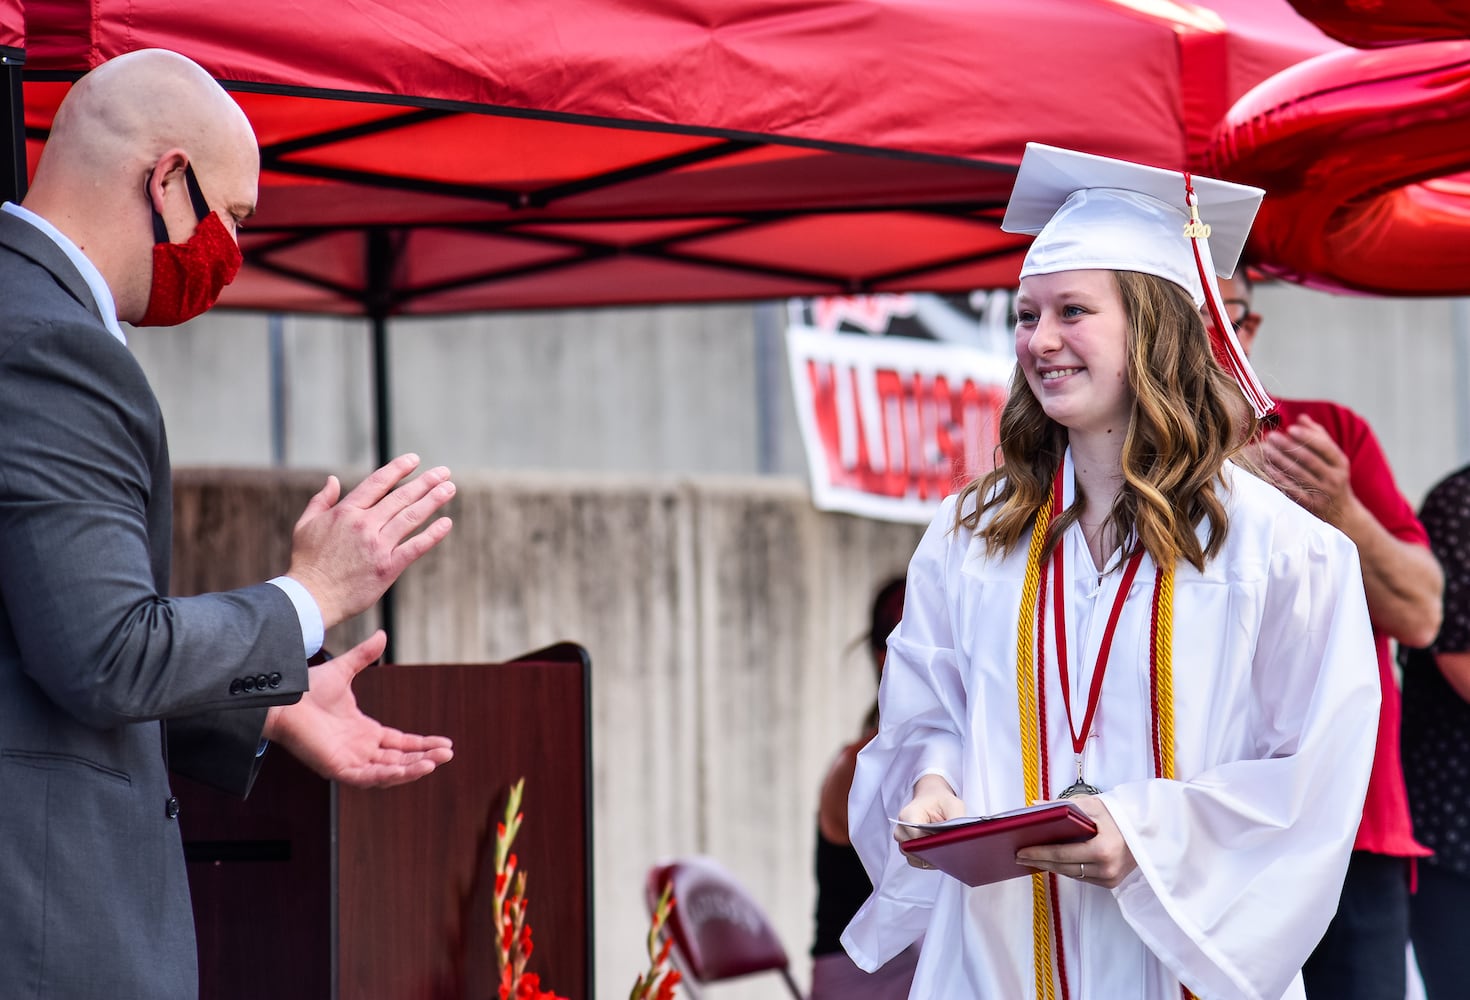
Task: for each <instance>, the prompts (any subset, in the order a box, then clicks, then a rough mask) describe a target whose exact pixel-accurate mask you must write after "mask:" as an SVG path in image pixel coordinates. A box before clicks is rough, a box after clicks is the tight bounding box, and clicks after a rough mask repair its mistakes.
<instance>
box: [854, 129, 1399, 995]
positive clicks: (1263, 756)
mask: <svg viewBox="0 0 1470 1000" xmlns="http://www.w3.org/2000/svg"><path fill="white" fill-rule="evenodd" d="M1261 193H1262V192H1260V191H1259V190H1258V189H1254V188H1246V187H1242V186H1240V185H1234V184H1226V183H1224V182H1220V181H1212V180H1209V179H1206V178H1199V177H1193V178H1190V177H1187V176H1186V175H1183V174H1180V173H1177V172H1173V171H1166V170H1158V169H1155V168H1151V167H1144V166H1140V165H1137V164H1131V163H1125V162H1123V161H1118V160H1109V159H1105V158H1101V157H1095V156H1089V155H1086V154H1082V153H1074V152H1071V151H1068V150H1059V149H1054V148H1052V147H1045V146H1038V145H1036V144H1032V145H1031V146H1028V148H1027V152H1026V156H1025V158H1024V159H1023V161H1022V163H1021V168H1020V171H1019V173H1018V175H1017V179H1016V187H1015V191H1014V193H1013V195H1012V199H1011V204H1010V207H1009V209H1008V211H1007V214H1006V220H1005V223H1004V224H1003V228H1005V229H1007V230H1008V231H1012V232H1026V233H1038V235H1037V238H1036V240H1035V242H1034V243H1033V244H1032V246H1031V249H1030V251H1029V252H1028V254H1027V257H1026V260H1025V263H1024V264H1023V266H1022V270H1021V287H1020V292H1019V296H1018V298H1017V300H1016V361H1017V368H1016V374H1015V377H1014V380H1013V383H1012V387H1011V394H1010V398H1009V401H1008V402H1007V404H1006V407H1005V410H1004V413H1003V415H1002V418H1001V441H1002V445H1001V458H1002V460H1001V463H1000V465H999V466H998V467H997V469H996V470H995V471H994V472H992V473H991V474H990V475H988V476H986V477H984V478H983V479H981V480H979V481H978V482H975V483H972V484H970V486H968V487H967V488H966V489H965V490H963V491H962V492H961V493H960V494H958V496H956V497H952V498H950V499H949V500H948V501H946V503H945V506H944V508H943V510H942V511H941V512H940V514H939V516H938V517H937V518H936V519H935V521H934V523H933V525H932V526H931V527H930V529H929V531H928V533H927V534H926V535H925V537H924V539H923V541H921V542H920V544H919V547H918V550H917V551H916V552H915V554H914V557H913V561H912V563H911V564H910V567H909V574H908V590H907V600H906V603H905V611H904V616H903V621H902V623H901V624H900V625H899V628H898V630H897V631H896V632H895V633H894V636H893V637H892V639H891V640H890V642H889V653H888V661H887V667H886V669H885V672H884V676H883V682H882V688H881V693H880V705H881V710H880V713H879V718H880V720H881V723H880V728H879V732H878V735H877V736H876V737H875V738H874V739H873V740H872V741H871V742H870V743H869V744H868V745H867V747H866V748H865V749H864V750H863V752H862V753H861V754H860V755H859V757H858V762H857V767H856V774H855V777H854V780H853V785H852V793H851V797H850V801H849V816H850V823H851V832H852V841H853V843H854V845H855V846H856V847H857V849H858V852H859V854H860V855H861V857H862V860H863V863H864V865H865V867H866V868H867V871H868V873H869V876H870V877H871V879H872V881H873V883H874V891H873V894H872V896H871V897H869V899H868V901H867V902H866V903H865V904H864V906H863V908H862V909H861V910H860V911H859V912H858V914H857V916H856V917H855V918H854V919H853V921H852V923H851V924H850V925H849V926H848V928H847V930H846V932H845V933H844V935H843V939H842V940H843V944H844V946H845V947H846V948H847V950H848V952H849V953H850V954H851V955H852V957H853V959H854V960H855V961H856V962H857V964H858V965H859V966H862V967H864V968H868V969H873V968H876V967H878V966H879V965H881V964H882V963H883V962H884V961H886V960H887V959H888V958H889V957H891V956H893V955H895V954H897V953H899V952H900V951H902V950H903V949H904V948H905V947H906V946H907V945H908V944H909V943H910V942H912V941H913V940H915V939H916V938H918V937H919V936H920V935H923V937H924V944H923V948H922V953H921V955H920V959H919V967H918V970H917V973H916V976H915V978H914V984H913V990H912V993H911V994H910V995H911V996H913V997H924V998H939V997H943V998H948V997H983V998H994V1000H1018V998H1030V997H1036V998H1038V1000H1040V998H1046V1000H1078V998H1099V1000H1123V998H1138V1000H1179V998H1181V997H1191V996H1194V997H1200V998H1216V997H1221V998H1234V997H1241V998H1252V1000H1276V998H1278V997H1288V998H1300V997H1302V996H1303V995H1304V994H1303V992H1302V986H1301V977H1300V974H1299V970H1300V967H1301V965H1302V962H1303V961H1304V960H1305V958H1306V957H1307V955H1308V954H1309V953H1310V952H1311V950H1312V948H1313V946H1314V945H1315V944H1316V943H1317V940H1318V939H1319V938H1320V937H1321V935H1322V932H1323V930H1324V929H1325V928H1326V926H1327V923H1328V920H1329V919H1330V918H1331V916H1332V913H1333V909H1334V907H1335V905H1336V900H1337V898H1338V892H1339V889H1340V887H1341V883H1342V879H1343V874H1344V871H1345V870H1346V866H1347V861H1348V855H1349V851H1350V850H1351V847H1352V842H1353V834H1354V831H1355V829H1356V827H1357V823H1358V818H1359V816H1360V815H1361V808H1362V802H1363V796H1364V792H1365V790H1366V787H1367V782H1368V773H1369V769H1370V766H1371V763H1372V757H1373V733H1374V727H1375V722H1376V719H1377V712H1378V698H1379V694H1378V682H1377V668H1376V665H1375V663H1374V660H1373V655H1372V650H1373V643H1372V641H1371V628H1370V625H1369V621H1368V612H1367V607H1366V603H1365V600H1364V596H1363V585H1362V578H1361V575H1360V572H1359V569H1358V561H1357V553H1356V550H1355V548H1354V547H1353V544H1352V543H1351V542H1350V541H1349V540H1348V539H1347V538H1346V537H1345V536H1343V535H1342V534H1340V533H1339V532H1338V531H1336V530H1335V529H1333V528H1332V527H1330V526H1328V525H1327V524H1325V523H1324V522H1322V521H1319V520H1317V519H1316V518H1315V517H1313V516H1312V515H1311V514H1309V513H1307V512H1306V511H1305V510H1304V509H1303V508H1301V507H1300V506H1298V505H1297V504H1295V503H1293V502H1292V501H1291V500H1289V499H1287V498H1286V497H1284V496H1283V495H1282V494H1280V493H1279V492H1277V491H1276V489H1275V488H1274V487H1272V486H1270V485H1268V484H1267V483H1265V482H1263V481H1262V480H1261V479H1258V478H1256V477H1255V476H1253V475H1251V474H1250V473H1249V472H1247V471H1245V470H1244V469H1242V468H1240V467H1238V466H1236V465H1235V464H1233V463H1232V462H1231V461H1230V456H1231V455H1232V454H1234V453H1235V451H1236V449H1237V448H1238V447H1239V445H1240V443H1241V442H1242V441H1243V440H1245V439H1246V438H1247V437H1248V436H1249V435H1250V433H1251V432H1252V431H1253V430H1254V426H1255V423H1256V418H1257V417H1259V416H1261V415H1263V414H1265V413H1266V412H1268V411H1269V409H1270V405H1271V403H1270V400H1269V399H1268V398H1267V397H1266V396H1265V393H1264V391H1263V390H1261V388H1260V386H1259V383H1257V382H1256V381H1255V377H1254V375H1253V374H1252V373H1251V372H1250V369H1249V367H1248V365H1247V363H1246V362H1245V359H1244V355H1243V354H1242V353H1241V352H1240V351H1239V345H1238V344H1235V343H1234V337H1233V334H1232V333H1230V330H1231V327H1230V326H1229V324H1227V323H1224V322H1221V321H1220V320H1219V319H1216V322H1215V328H1216V330H1220V331H1224V333H1222V334H1218V335H1217V336H1219V337H1220V338H1221V342H1220V343H1218V344H1215V345H1212V344H1211V342H1210V339H1209V338H1210V334H1208V333H1207V332H1206V328H1205V325H1204V323H1203V322H1202V321H1201V319H1200V313H1199V310H1200V307H1201V306H1204V307H1206V308H1210V309H1213V310H1214V311H1215V313H1216V315H1217V316H1221V315H1223V313H1224V309H1223V305H1222V304H1221V303H1220V301H1219V291H1218V289H1217V288H1216V282H1215V279H1214V263H1213V261H1214V260H1218V261H1219V262H1221V263H1222V264H1223V265H1224V272H1223V273H1227V274H1228V273H1229V272H1230V271H1232V270H1233V268H1234V264H1235V262H1236V260H1237V258H1238V257H1239V254H1240V251H1241V248H1242V247H1243V246H1244V243H1245V237H1246V233H1247V231H1248V230H1249V227H1250V221H1251V219H1252V218H1253V217H1254V214H1255V210H1256V208H1257V206H1258V205H1259V202H1260V197H1261ZM1211 226H1213V231H1212V230H1211ZM1212 245H1213V247H1212ZM1212 249H1213V252H1212ZM1217 358H1218V359H1220V360H1217ZM1222 364H1223V366H1222ZM1227 369H1228V372H1229V373H1227ZM1232 376H1233V377H1232ZM1243 394H1244V399H1243V398H1242V395H1243ZM1247 403H1249V405H1247ZM1252 409H1254V411H1255V415H1254V416H1253V415H1252V412H1251V410H1252ZM1064 795H1065V796H1068V797H1073V801H1075V802H1076V803H1077V804H1078V806H1079V807H1080V808H1082V809H1083V810H1084V811H1086V812H1087V813H1088V814H1089V815H1090V816H1091V817H1092V819H1093V820H1094V821H1095V822H1096V824H1097V827H1098V832H1097V834H1096V836H1094V837H1093V838H1092V839H1091V840H1088V841H1085V842H1082V843H1075V844H1057V845H1043V846H1038V847H1034V848H1027V849H1025V850H1023V851H1022V852H1020V854H1019V855H1017V865H1018V869H1017V870H1018V872H1019V873H1020V874H1019V877H1017V878H1014V879H1009V880H1006V881H1002V882H998V883H995V884H992V885H985V886H980V887H976V888H970V887H968V886H966V885H965V884H963V883H962V882H960V881H958V880H956V879H954V878H951V877H950V876H948V875H945V874H943V873H941V872H938V871H932V870H923V869H920V868H917V867H913V866H911V865H909V864H908V863H906V861H905V858H904V855H903V854H902V853H901V851H900V850H899V848H898V845H897V843H896V842H895V841H896V839H903V838H906V837H909V836H913V835H914V834H915V832H916V831H914V830H913V829H912V828H909V827H905V826H903V825H901V824H900V825H897V826H896V825H895V823H894V819H897V820H900V821H903V822H910V823H912V822H932V821H937V820H941V819H946V818H951V817H956V816H966V815H988V814H992V813H996V812H1002V811H1005V810H1010V809H1014V808H1017V807H1019V806H1024V805H1030V804H1032V803H1035V802H1039V801H1043V800H1046V799H1053V798H1057V797H1060V796H1064Z"/></svg>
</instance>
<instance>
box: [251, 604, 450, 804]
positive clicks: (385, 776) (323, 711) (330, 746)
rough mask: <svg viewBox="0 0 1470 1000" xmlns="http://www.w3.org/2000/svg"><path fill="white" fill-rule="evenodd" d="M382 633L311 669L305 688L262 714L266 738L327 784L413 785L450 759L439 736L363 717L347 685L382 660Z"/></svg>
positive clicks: (445, 741)
mask: <svg viewBox="0 0 1470 1000" xmlns="http://www.w3.org/2000/svg"><path fill="white" fill-rule="evenodd" d="M387 641H388V637H387V634H386V633H384V632H383V631H382V630H381V629H379V630H378V631H377V632H375V633H373V635H372V636H371V637H370V638H368V639H367V640H366V641H365V642H362V643H359V644H358V645H356V646H354V647H352V648H351V649H349V650H348V651H347V652H345V653H343V654H342V655H341V656H337V657H334V658H332V659H330V660H328V661H326V662H325V663H323V664H321V665H320V666H315V667H312V668H311V672H310V684H311V687H310V689H309V690H308V691H307V692H306V693H305V694H303V695H302V696H301V700H300V701H298V702H296V703H295V704H293V705H277V706H276V707H274V708H272V709H271V710H270V711H269V713H268V714H267V715H266V723H265V737H266V738H267V739H269V740H271V741H272V742H275V743H279V744H280V745H281V746H283V747H285V748H286V749H287V750H289V751H290V752H291V754H292V756H294V757H296V758H297V759H298V760H300V761H301V762H302V763H303V764H305V765H306V766H307V767H309V768H311V769H312V770H313V771H315V772H316V773H317V774H319V775H321V776H322V777H324V778H328V779H330V780H332V781H340V782H342V783H343V784H346V785H354V786H356V787H359V788H376V787H385V786H388V785H401V784H403V783H405V782H409V781H416V780H418V779H419V778H422V777H423V776H424V775H426V774H428V773H430V772H431V771H433V770H434V769H435V768H436V767H438V766H439V765H440V764H446V763H448V762H449V760H450V759H451V758H452V757H453V756H454V750H453V748H452V744H451V743H450V741H449V739H448V738H447V737H444V736H420V735H418V734H416V733H405V732H403V731H401V730H398V729H393V728H391V727H389V726H385V725H383V724H382V723H381V722H379V721H378V720H376V719H374V718H372V717H370V716H368V715H365V714H363V712H362V710H361V709H360V708H358V706H357V697H356V696H355V695H354V694H353V693H352V681H353V679H354V678H356V677H357V675H358V674H359V673H361V672H362V670H363V669H364V668H365V667H367V666H368V665H369V664H371V663H373V662H374V661H376V660H377V659H378V657H380V656H382V655H383V647H384V646H385V645H386V643H387Z"/></svg>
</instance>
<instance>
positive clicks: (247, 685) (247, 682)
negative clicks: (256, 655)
mask: <svg viewBox="0 0 1470 1000" xmlns="http://www.w3.org/2000/svg"><path fill="white" fill-rule="evenodd" d="M240 688H241V690H243V691H244V692H245V693H246V694H249V693H250V692H251V691H254V690H255V678H254V677H247V678H245V679H244V680H243V681H241V682H240Z"/></svg>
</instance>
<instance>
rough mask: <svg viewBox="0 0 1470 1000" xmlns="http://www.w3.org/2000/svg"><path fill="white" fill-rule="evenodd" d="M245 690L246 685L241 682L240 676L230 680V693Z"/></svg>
mask: <svg viewBox="0 0 1470 1000" xmlns="http://www.w3.org/2000/svg"><path fill="white" fill-rule="evenodd" d="M243 690H245V686H244V685H243V684H241V683H240V678H238V677H236V678H235V679H234V680H232V681H230V694H239V693H240V692H241V691H243Z"/></svg>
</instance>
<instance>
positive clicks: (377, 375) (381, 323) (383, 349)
mask: <svg viewBox="0 0 1470 1000" xmlns="http://www.w3.org/2000/svg"><path fill="white" fill-rule="evenodd" d="M372 331H373V420H374V423H375V425H376V426H375V428H374V432H375V438H376V441H375V445H374V447H375V450H376V452H377V456H376V457H377V461H376V462H375V463H374V464H375V465H376V466H377V467H378V468H382V467H383V466H384V465H386V464H388V462H389V461H390V460H391V459H392V458H393V426H392V423H393V412H392V411H393V406H392V403H393V399H392V386H391V385H390V384H389V378H388V317H387V316H386V315H384V314H383V313H380V312H375V313H373V316H372ZM395 610H396V609H395V607H394V602H393V588H392V587H389V588H388V589H387V590H386V591H384V592H383V596H382V597H381V598H380V599H379V600H378V620H379V621H380V622H381V623H382V627H383V631H385V632H387V633H388V645H387V647H386V648H385V649H384V650H383V662H384V663H393V662H396V661H395V652H396V650H395V645H396V644H395V643H394V636H393V633H394V627H395V626H396V625H397V620H396V614H395Z"/></svg>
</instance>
